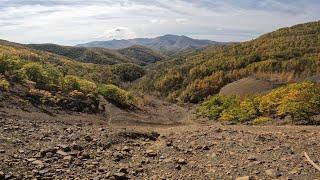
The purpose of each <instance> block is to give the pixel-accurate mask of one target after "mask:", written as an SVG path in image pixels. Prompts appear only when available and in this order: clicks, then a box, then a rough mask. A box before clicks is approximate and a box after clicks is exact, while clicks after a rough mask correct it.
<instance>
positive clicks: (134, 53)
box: [118, 45, 165, 64]
mask: <svg viewBox="0 0 320 180" xmlns="http://www.w3.org/2000/svg"><path fill="white" fill-rule="evenodd" d="M118 52H119V53H121V54H123V55H125V56H127V57H129V58H133V59H135V60H136V61H137V62H143V63H144V64H152V63H155V62H158V61H161V60H163V59H164V58H165V57H163V56H162V55H161V54H160V53H158V52H156V51H153V50H152V49H150V48H147V47H144V46H138V45H135V46H131V47H128V48H124V49H120V50H118Z"/></svg>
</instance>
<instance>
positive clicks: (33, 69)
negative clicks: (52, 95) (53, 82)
mask: <svg viewBox="0 0 320 180" xmlns="http://www.w3.org/2000/svg"><path fill="white" fill-rule="evenodd" d="M23 72H24V75H25V76H26V78H27V79H28V80H30V81H33V82H36V83H40V84H48V83H50V78H49V75H48V72H47V71H46V69H44V68H43V66H41V65H40V64H37V63H28V64H25V65H23Z"/></svg>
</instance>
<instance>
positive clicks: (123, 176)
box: [113, 172, 128, 180]
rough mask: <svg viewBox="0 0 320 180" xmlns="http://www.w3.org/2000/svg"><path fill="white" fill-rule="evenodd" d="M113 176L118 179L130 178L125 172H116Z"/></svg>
mask: <svg viewBox="0 0 320 180" xmlns="http://www.w3.org/2000/svg"><path fill="white" fill-rule="evenodd" d="M113 177H114V178H115V179H116V180H125V179H128V177H127V176H126V174H125V173H123V172H117V173H114V174H113Z"/></svg>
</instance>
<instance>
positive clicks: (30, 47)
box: [0, 21, 320, 180]
mask: <svg viewBox="0 0 320 180" xmlns="http://www.w3.org/2000/svg"><path fill="white" fill-rule="evenodd" d="M138 42H139V43H138ZM111 46H112V47H113V48H112V47H111ZM108 48H110V49H108ZM319 70H320V22H319V21H317V22H310V23H305V24H299V25H295V26H292V27H288V28H282V29H279V30H276V31H274V32H270V33H267V34H265V35H262V36H261V37H258V38H256V39H254V40H251V41H247V42H241V43H218V42H215V41H209V40H194V39H191V38H188V37H186V36H174V35H166V36H162V37H158V38H154V39H147V38H146V39H144V38H141V39H130V40H114V41H108V42H92V43H87V44H82V45H78V46H62V45H56V44H21V43H14V42H10V41H5V40H1V41H0V100H1V101H0V162H1V163H0V179H1V180H2V179H237V180H253V179H317V178H319V177H320V176H319V171H318V170H317V168H316V167H315V166H314V165H312V164H311V163H310V161H309V160H307V158H306V156H305V153H307V154H308V155H309V156H310V158H311V159H312V160H313V161H314V163H315V164H319V163H320V151H319V149H320V144H319V143H318V141H319V138H320V131H319V124H320V84H319V75H320V71H319Z"/></svg>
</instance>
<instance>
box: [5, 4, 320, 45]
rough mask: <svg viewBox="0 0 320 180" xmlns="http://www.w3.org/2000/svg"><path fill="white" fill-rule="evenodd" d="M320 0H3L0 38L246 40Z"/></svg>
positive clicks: (307, 17) (300, 17)
mask: <svg viewBox="0 0 320 180" xmlns="http://www.w3.org/2000/svg"><path fill="white" fill-rule="evenodd" d="M319 9H320V3H319V1H318V0H295V1H292V0H263V1H261V0H241V1H239V0H152V1H150V0H90V1H87V0H46V1H43V0H0V39H7V40H11V41H17V42H22V43H44V42H51V43H59V44H69V45H72V44H77V43H82V42H87V41H92V40H107V39H123V38H124V39H125V38H134V37H154V36H158V35H163V34H180V35H182V34H183V35H187V36H191V37H194V38H203V39H212V40H216V41H245V40H250V39H253V38H255V37H257V36H259V35H261V34H263V33H266V32H269V31H272V30H275V29H277V28H280V27H284V26H290V25H294V24H297V23H304V22H308V21H316V20H319V19H320V11H319Z"/></svg>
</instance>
